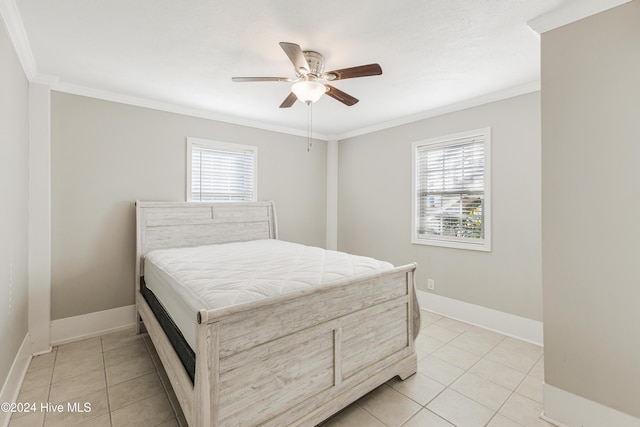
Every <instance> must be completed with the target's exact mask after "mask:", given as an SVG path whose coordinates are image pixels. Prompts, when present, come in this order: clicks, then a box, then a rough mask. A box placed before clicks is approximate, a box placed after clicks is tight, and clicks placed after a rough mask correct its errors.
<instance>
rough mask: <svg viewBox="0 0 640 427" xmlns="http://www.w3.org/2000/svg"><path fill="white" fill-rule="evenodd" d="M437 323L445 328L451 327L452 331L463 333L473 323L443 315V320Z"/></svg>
mask: <svg viewBox="0 0 640 427" xmlns="http://www.w3.org/2000/svg"><path fill="white" fill-rule="evenodd" d="M436 325H438V326H442V327H443V328H447V329H451V330H452V331H455V332H458V333H462V332H464V331H466V330H467V329H470V328H471V325H470V324H468V323H464V322H461V321H459V320H454V319H450V318H448V317H443V318H442V319H441V320H439V321H438V322H436Z"/></svg>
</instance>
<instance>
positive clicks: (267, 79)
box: [231, 77, 293, 82]
mask: <svg viewBox="0 0 640 427" xmlns="http://www.w3.org/2000/svg"><path fill="white" fill-rule="evenodd" d="M231 80H233V81H234V82H292V81H293V79H290V78H288V77H232V78H231Z"/></svg>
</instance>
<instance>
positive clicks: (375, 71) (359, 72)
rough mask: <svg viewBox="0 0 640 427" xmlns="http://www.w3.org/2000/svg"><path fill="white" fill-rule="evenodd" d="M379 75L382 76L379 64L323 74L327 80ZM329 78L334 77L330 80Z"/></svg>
mask: <svg viewBox="0 0 640 427" xmlns="http://www.w3.org/2000/svg"><path fill="white" fill-rule="evenodd" d="M380 74H382V68H381V67H380V65H379V64H368V65H360V66H359V67H351V68H343V69H341V70H334V71H328V72H326V73H324V75H325V78H326V79H327V80H344V79H353V78H356V77H367V76H379V75H380ZM331 76H335V77H334V78H331Z"/></svg>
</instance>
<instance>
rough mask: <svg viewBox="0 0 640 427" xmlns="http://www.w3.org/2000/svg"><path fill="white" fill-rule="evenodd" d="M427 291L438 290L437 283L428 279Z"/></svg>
mask: <svg viewBox="0 0 640 427" xmlns="http://www.w3.org/2000/svg"><path fill="white" fill-rule="evenodd" d="M427 289H429V290H430V291H433V290H435V289H436V282H435V280H433V279H427Z"/></svg>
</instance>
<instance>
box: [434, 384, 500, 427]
mask: <svg viewBox="0 0 640 427" xmlns="http://www.w3.org/2000/svg"><path fill="white" fill-rule="evenodd" d="M427 409H429V410H431V411H432V412H435V413H436V414H438V415H440V416H441V417H442V418H444V419H446V420H447V421H449V422H450V423H452V424H454V425H456V426H464V427H482V426H484V425H485V424H486V423H487V422H488V421H489V420H490V419H491V417H492V416H493V414H494V411H492V410H490V409H489V408H487V407H485V406H482V405H481V404H479V403H477V402H475V401H473V400H471V399H469V398H468V397H466V396H463V395H462V394H460V393H458V392H456V391H453V390H451V389H447V390H445V391H443V392H442V393H440V395H439V396H438V397H436V398H435V399H433V400H432V401H431V403H429V404H428V405H427Z"/></svg>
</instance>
